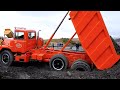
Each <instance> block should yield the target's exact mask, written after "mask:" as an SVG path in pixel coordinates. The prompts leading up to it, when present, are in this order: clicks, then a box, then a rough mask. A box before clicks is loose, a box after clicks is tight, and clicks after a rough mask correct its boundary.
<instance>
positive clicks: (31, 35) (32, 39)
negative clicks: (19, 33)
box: [26, 32, 36, 51]
mask: <svg viewBox="0 0 120 90" xmlns="http://www.w3.org/2000/svg"><path fill="white" fill-rule="evenodd" d="M35 47H36V32H28V40H27V47H26V48H27V50H28V51H29V50H30V49H33V48H35Z"/></svg>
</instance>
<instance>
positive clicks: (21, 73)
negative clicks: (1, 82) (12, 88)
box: [0, 62, 120, 79]
mask: <svg viewBox="0 0 120 90" xmlns="http://www.w3.org/2000/svg"><path fill="white" fill-rule="evenodd" d="M0 78H1V79H120V62H118V63H117V64H116V65H114V66H113V67H112V68H111V69H108V70H104V71H99V70H97V69H94V70H93V71H91V72H80V71H79V72H78V71H71V70H66V71H51V70H50V68H49V66H48V64H46V63H40V62H30V63H14V64H13V65H12V66H10V67H9V68H6V67H4V68H0Z"/></svg>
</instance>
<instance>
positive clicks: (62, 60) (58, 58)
mask: <svg viewBox="0 0 120 90" xmlns="http://www.w3.org/2000/svg"><path fill="white" fill-rule="evenodd" d="M49 66H50V68H51V70H56V71H62V70H66V69H67V67H68V60H67V58H66V57H65V56H64V55H63V54H57V55H54V56H53V57H52V58H51V59H50V62H49Z"/></svg>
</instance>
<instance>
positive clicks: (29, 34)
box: [0, 28, 43, 53]
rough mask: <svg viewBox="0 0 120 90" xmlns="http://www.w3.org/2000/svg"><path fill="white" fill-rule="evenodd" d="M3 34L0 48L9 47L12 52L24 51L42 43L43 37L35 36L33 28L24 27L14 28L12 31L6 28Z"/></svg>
mask: <svg viewBox="0 0 120 90" xmlns="http://www.w3.org/2000/svg"><path fill="white" fill-rule="evenodd" d="M4 34H5V36H7V37H4V38H3V42H2V44H1V46H0V50H1V51H2V50H4V49H9V50H10V51H12V52H14V53H26V52H28V51H30V50H31V49H34V48H36V46H37V45H38V46H42V45H43V39H42V38H40V37H37V36H36V31H35V30H26V29H25V28H15V30H14V33H12V31H11V30H10V29H6V32H4Z"/></svg>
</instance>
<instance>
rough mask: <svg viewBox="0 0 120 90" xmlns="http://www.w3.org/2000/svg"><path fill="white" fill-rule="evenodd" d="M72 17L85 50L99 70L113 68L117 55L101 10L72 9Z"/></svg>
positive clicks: (117, 58)
mask: <svg viewBox="0 0 120 90" xmlns="http://www.w3.org/2000/svg"><path fill="white" fill-rule="evenodd" d="M70 18H71V20H72V23H73V25H74V27H75V30H76V32H77V35H78V38H79V40H80V42H81V45H82V47H83V48H84V50H85V52H86V53H87V54H88V56H89V57H90V59H91V61H92V62H93V63H94V64H95V66H96V67H97V68H98V69H99V70H105V69H108V68H111V67H112V66H113V65H114V64H115V63H116V62H117V61H118V60H119V58H120V56H119V55H117V53H116V51H115V48H114V45H113V43H112V40H111V38H110V36H109V33H108V31H107V28H106V26H105V23H104V21H103V18H102V16H101V13H100V11H71V12H70Z"/></svg>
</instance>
